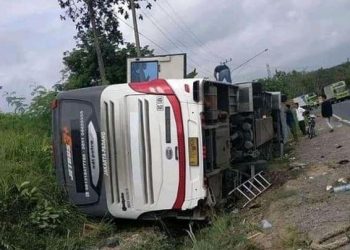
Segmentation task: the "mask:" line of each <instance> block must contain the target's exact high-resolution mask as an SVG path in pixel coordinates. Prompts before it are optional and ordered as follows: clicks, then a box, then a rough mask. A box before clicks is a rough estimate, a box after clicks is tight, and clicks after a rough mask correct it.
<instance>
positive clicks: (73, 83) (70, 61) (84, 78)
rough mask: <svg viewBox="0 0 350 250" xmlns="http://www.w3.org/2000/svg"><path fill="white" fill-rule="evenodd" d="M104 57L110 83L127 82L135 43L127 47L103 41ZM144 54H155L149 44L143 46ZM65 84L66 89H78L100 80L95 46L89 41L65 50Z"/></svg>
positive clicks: (134, 52)
mask: <svg viewBox="0 0 350 250" xmlns="http://www.w3.org/2000/svg"><path fill="white" fill-rule="evenodd" d="M101 51H102V57H103V58H104V64H105V69H106V77H107V80H108V82H109V83H111V84H116V83H125V82H126V73H127V66H126V60H127V58H128V57H136V56H137V54H136V47H135V45H134V44H131V43H126V44H125V47H123V48H118V47H117V46H116V45H113V44H112V43H111V42H109V41H108V40H106V39H104V40H102V41H101ZM141 55H142V56H151V55H153V50H151V49H149V48H148V46H145V47H143V48H141ZM63 64H64V66H65V69H64V70H63V72H62V73H63V76H64V78H63V85H64V88H65V89H76V88H83V87H89V86H94V85H97V84H98V82H99V81H100V80H99V79H100V74H99V69H98V63H97V57H96V53H95V48H94V46H93V44H92V42H91V41H90V42H89V43H85V44H80V45H79V46H78V48H76V49H73V50H72V51H71V52H65V54H64V57H63Z"/></svg>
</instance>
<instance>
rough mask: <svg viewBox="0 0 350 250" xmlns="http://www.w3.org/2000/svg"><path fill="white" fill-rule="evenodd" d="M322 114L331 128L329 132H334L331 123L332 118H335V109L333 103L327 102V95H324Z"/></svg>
mask: <svg viewBox="0 0 350 250" xmlns="http://www.w3.org/2000/svg"><path fill="white" fill-rule="evenodd" d="M321 113H322V117H323V118H325V120H326V123H327V125H328V127H329V128H330V131H329V132H333V130H334V127H333V125H332V123H331V118H332V116H333V107H332V103H331V101H330V100H327V96H326V95H322V104H321Z"/></svg>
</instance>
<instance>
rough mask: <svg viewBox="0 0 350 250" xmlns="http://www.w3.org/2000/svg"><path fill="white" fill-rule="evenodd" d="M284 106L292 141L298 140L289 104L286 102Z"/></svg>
mask: <svg viewBox="0 0 350 250" xmlns="http://www.w3.org/2000/svg"><path fill="white" fill-rule="evenodd" d="M286 106H287V110H286V122H287V125H288V127H289V130H290V132H291V133H292V135H293V139H294V141H295V142H297V141H298V134H297V128H296V123H295V119H294V115H293V112H292V109H291V107H290V105H289V104H287V105H286Z"/></svg>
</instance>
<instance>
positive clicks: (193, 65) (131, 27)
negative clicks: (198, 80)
mask: <svg viewBox="0 0 350 250" xmlns="http://www.w3.org/2000/svg"><path fill="white" fill-rule="evenodd" d="M116 18H117V19H118V20H119V21H121V22H122V23H124V24H125V25H126V26H128V27H129V28H130V29H132V30H134V27H133V26H132V25H130V24H128V23H127V22H126V21H124V20H123V19H121V18H119V17H118V16H116ZM138 34H139V35H140V36H142V37H143V38H145V39H146V40H148V41H149V42H151V43H153V44H154V45H155V46H156V47H158V48H159V49H161V50H162V51H164V52H165V53H168V54H171V52H170V51H169V50H167V49H165V48H163V47H162V46H160V45H159V44H158V43H156V42H155V41H153V40H152V39H150V38H149V37H147V36H146V35H144V34H143V33H141V32H140V31H138ZM189 60H190V61H191V62H189V64H192V67H194V68H202V67H200V66H198V65H196V63H195V62H194V61H193V60H192V59H189ZM204 71H206V73H209V72H208V71H207V70H206V69H204Z"/></svg>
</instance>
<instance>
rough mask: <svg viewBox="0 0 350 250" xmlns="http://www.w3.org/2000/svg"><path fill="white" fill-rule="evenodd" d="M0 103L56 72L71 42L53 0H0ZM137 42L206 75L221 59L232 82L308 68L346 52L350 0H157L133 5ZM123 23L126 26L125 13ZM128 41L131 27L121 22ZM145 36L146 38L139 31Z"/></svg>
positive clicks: (54, 77) (341, 58) (53, 79)
mask: <svg viewBox="0 0 350 250" xmlns="http://www.w3.org/2000/svg"><path fill="white" fill-rule="evenodd" d="M0 9H1V10H2V15H1V18H0V56H1V60H0V86H3V88H2V89H1V90H0V110H8V107H7V104H6V102H5V98H4V96H3V95H4V93H5V92H12V91H16V93H17V94H18V95H21V96H25V97H28V98H30V92H31V88H32V86H34V85H44V86H46V87H50V86H52V85H53V84H55V83H57V82H58V81H59V80H60V79H61V73H60V71H61V70H62V69H63V65H62V55H63V52H64V51H67V50H71V49H72V48H74V46H75V41H74V39H73V36H74V35H75V32H76V31H75V29H74V24H73V23H72V22H69V21H61V20H60V14H62V10H61V9H60V8H59V6H58V3H57V0H31V1H28V0H16V1H9V0H0ZM138 13H139V14H143V16H144V20H143V21H139V31H140V33H142V34H143V36H141V38H140V39H141V45H142V46H145V45H150V47H151V48H153V49H154V50H155V53H156V54H167V53H182V52H184V53H187V58H188V65H187V66H188V71H191V70H192V69H194V68H196V69H197V71H198V72H199V76H200V77H204V76H209V77H212V75H213V70H214V68H215V66H216V65H218V64H219V63H220V62H223V61H225V60H231V59H232V61H230V62H228V63H227V65H228V66H230V67H231V69H233V68H235V67H237V66H238V65H240V64H241V63H243V62H244V61H246V60H247V59H249V58H251V57H253V56H254V55H256V54H258V53H259V52H261V51H263V50H264V49H266V48H267V49H268V51H267V52H265V53H262V54H261V55H260V56H258V57H257V58H256V59H254V60H253V61H251V62H250V63H249V64H247V65H245V66H244V67H241V68H239V69H238V70H235V71H233V73H232V78H233V81H234V82H241V81H251V80H254V79H257V78H262V77H267V66H266V65H267V64H268V65H269V67H270V71H271V73H272V74H273V73H274V72H275V70H276V69H277V70H284V71H291V70H293V69H296V70H307V71H309V70H314V69H317V68H320V67H330V66H333V65H336V64H339V63H342V62H345V61H346V60H347V58H348V57H350V46H349V44H350V25H349V23H350V1H348V0H333V1H324V0H284V1H277V0H215V1H209V0H190V1H189V0H157V2H155V3H153V8H152V10H148V9H147V10H146V9H143V10H141V11H140V10H138ZM126 23H128V24H129V25H132V23H131V20H126ZM120 25H121V27H120V28H121V31H122V32H123V35H124V40H125V41H126V42H133V41H134V34H133V31H132V29H131V28H130V27H129V26H127V25H126V24H124V23H121V24H120ZM145 37H146V38H145Z"/></svg>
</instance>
